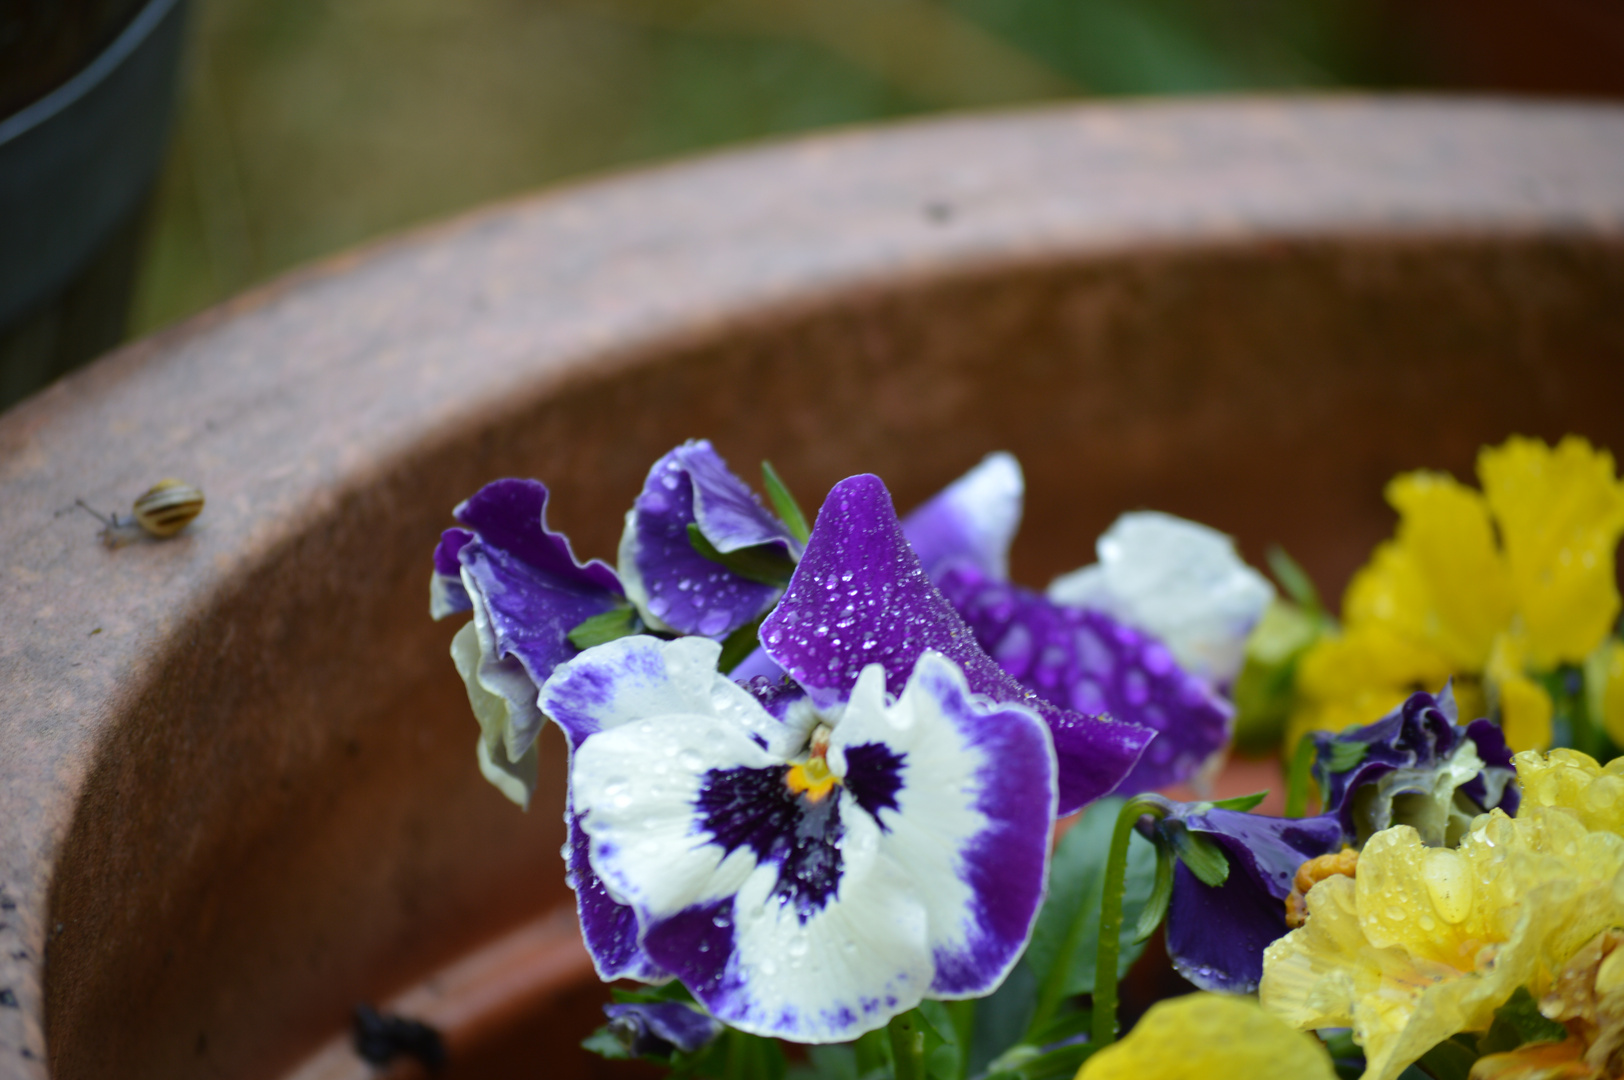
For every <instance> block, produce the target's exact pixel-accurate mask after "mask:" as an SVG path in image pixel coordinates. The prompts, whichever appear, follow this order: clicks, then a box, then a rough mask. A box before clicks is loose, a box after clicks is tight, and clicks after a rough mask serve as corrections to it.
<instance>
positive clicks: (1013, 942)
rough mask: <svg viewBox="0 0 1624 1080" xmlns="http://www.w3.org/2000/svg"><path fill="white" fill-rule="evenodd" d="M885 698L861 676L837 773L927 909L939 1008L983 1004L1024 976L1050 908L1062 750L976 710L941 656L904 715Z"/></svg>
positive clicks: (918, 682)
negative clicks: (1038, 922)
mask: <svg viewBox="0 0 1624 1080" xmlns="http://www.w3.org/2000/svg"><path fill="white" fill-rule="evenodd" d="M871 676H872V679H871ZM870 683H872V687H870V686H869V685H867V684H870ZM882 685H883V676H882V675H881V674H880V670H879V668H878V666H877V665H876V666H873V667H870V668H869V669H868V670H867V671H865V672H864V673H863V677H862V678H861V679H860V680H859V682H858V686H857V688H856V689H855V690H854V691H853V694H852V698H851V701H850V703H849V704H848V705H847V707H846V712H845V714H844V715H843V716H842V717H841V721H840V724H839V726H838V727H836V728H835V732H834V738H833V740H832V742H831V744H830V765H831V767H833V769H834V770H835V772H836V774H837V775H840V776H842V778H843V780H844V783H845V787H846V790H847V791H848V792H849V793H850V794H851V796H852V798H853V799H854V800H855V801H857V802H858V803H860V804H861V805H862V806H863V808H864V809H865V810H866V811H868V813H869V814H870V815H872V816H873V818H874V819H875V820H876V821H877V823H878V824H879V826H880V828H881V836H880V840H879V854H880V858H881V860H882V861H885V862H889V863H890V864H891V865H893V866H894V867H895V868H896V872H897V876H899V877H900V878H901V879H903V880H906V881H908V882H910V883H911V889H912V891H913V892H914V893H915V894H916V895H917V896H918V897H919V898H920V900H921V902H922V903H924V904H925V906H926V909H927V913H928V917H929V933H930V948H931V952H932V958H933V966H934V967H935V976H934V979H933V982H932V986H931V996H933V997H938V998H954V997H976V996H979V995H981V994H984V993H987V992H988V991H990V990H991V989H993V988H994V987H996V986H997V985H998V984H999V983H1000V982H1002V981H1003V978H1004V976H1005V975H1006V974H1008V972H1009V969H1010V968H1011V967H1013V966H1014V964H1015V961H1016V960H1017V959H1018V958H1019V957H1020V954H1021V951H1022V949H1024V948H1025V945H1026V941H1027V938H1028V936H1029V935H1030V933H1031V928H1032V921H1033V920H1034V919H1035V918H1036V917H1037V911H1038V908H1039V907H1040V906H1041V904H1042V902H1043V889H1044V881H1045V878H1046V876H1047V866H1048V858H1049V843H1048V837H1049V823H1050V821H1051V820H1052V818H1053V815H1054V809H1055V774H1056V764H1055V756H1054V749H1053V746H1052V744H1051V743H1050V740H1049V735H1048V730H1047V728H1046V727H1045V725H1044V723H1043V721H1042V720H1041V719H1039V718H1038V716H1037V715H1036V714H1035V713H1033V712H1031V711H1029V710H1027V709H1024V708H1021V707H1020V706H1014V705H995V704H993V703H991V702H988V701H985V700H983V699H978V698H976V697H974V696H973V695H971V693H970V691H969V688H968V686H967V684H966V682H965V678H964V675H963V673H962V672H960V671H959V669H958V668H957V667H955V666H954V665H953V664H952V662H951V661H949V660H947V659H946V658H945V657H943V656H942V655H940V654H939V653H934V652H927V653H925V654H924V655H923V656H922V657H920V660H919V663H918V664H917V665H916V666H915V668H914V673H913V676H912V678H910V679H909V680H908V684H907V687H906V688H905V689H904V690H903V693H902V696H901V698H899V699H898V700H897V702H896V703H895V704H894V705H891V706H889V707H885V706H884V705H883V703H882V702H881V700H879V699H878V695H877V694H875V693H872V692H870V693H865V690H869V689H877V688H878V687H880V686H882Z"/></svg>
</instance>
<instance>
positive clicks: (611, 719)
mask: <svg viewBox="0 0 1624 1080" xmlns="http://www.w3.org/2000/svg"><path fill="white" fill-rule="evenodd" d="M762 640H763V642H764V644H765V646H766V648H767V650H768V652H769V653H770V654H771V657H772V659H773V660H774V661H775V662H776V663H777V664H778V665H779V666H780V667H781V668H782V669H783V670H784V671H786V672H788V673H789V675H790V676H791V677H792V678H793V680H794V681H793V682H786V681H782V680H780V681H778V682H776V683H773V682H769V681H768V680H765V679H756V680H752V681H751V683H750V685H749V686H748V687H746V686H743V685H740V684H739V683H736V682H734V681H732V680H730V679H727V678H725V677H723V676H722V675H720V674H718V673H717V671H716V667H715V664H716V657H717V655H718V653H719V647H718V646H717V645H716V644H715V643H713V642H710V641H705V640H702V639H696V638H683V639H679V640H677V641H671V642H662V641H659V640H656V639H652V638H647V637H641V636H638V637H629V638H623V639H621V640H619V641H614V642H611V643H609V644H606V645H602V646H599V647H597V648H594V649H590V650H587V651H586V652H585V653H583V654H582V655H581V656H579V657H577V658H576V659H574V660H572V661H570V662H568V663H566V664H564V665H562V666H560V667H559V668H558V670H557V671H556V672H555V673H554V675H553V677H552V678H551V679H550V680H549V681H548V682H547V684H546V685H545V686H544V687H543V689H542V704H543V707H544V708H545V709H546V710H547V712H548V713H549V714H550V715H551V716H553V717H554V719H556V720H557V721H558V722H559V723H560V725H561V726H563V727H564V728H565V730H566V731H567V732H569V733H570V735H571V738H572V741H574V742H575V743H576V746H577V749H576V751H575V755H574V764H573V766H572V771H571V790H572V794H571V798H572V807H573V810H574V812H575V814H576V815H578V822H579V827H580V829H581V830H582V831H583V833H584V834H585V835H586V836H587V837H588V838H589V840H590V846H589V855H590V863H591V867H592V869H593V871H594V872H595V875H596V878H597V880H598V881H600V882H601V884H602V886H603V887H604V888H605V889H606V890H607V893H608V896H609V897H610V898H612V900H614V901H616V902H618V903H620V904H622V905H624V907H623V908H622V910H627V911H631V912H634V913H635V918H636V924H637V927H638V931H639V935H640V936H639V939H638V942H637V944H638V946H639V948H640V949H641V950H642V951H643V952H644V953H645V954H646V956H647V957H648V962H649V964H650V966H652V967H655V968H658V969H659V970H662V971H665V972H669V973H671V974H674V975H675V976H677V977H678V978H679V979H681V980H682V982H683V983H684V984H685V985H686V986H687V987H688V988H689V989H690V990H691V991H692V992H693V993H694V995H695V997H696V998H698V999H699V1000H700V1001H701V1002H702V1003H703V1004H704V1005H705V1006H706V1008H707V1009H708V1010H709V1011H710V1012H711V1013H712V1015H714V1016H716V1017H718V1018H719V1019H722V1020H724V1021H726V1022H727V1023H729V1024H732V1025H733V1026H735V1027H738V1028H740V1029H742V1030H745V1031H750V1032H754V1033H757V1034H765V1035H775V1036H781V1037H785V1038H790V1039H794V1040H797V1041H801V1042H828V1041H841V1040H845V1039H850V1038H852V1037H854V1036H855V1035H857V1034H860V1033H861V1032H863V1031H866V1030H870V1029H872V1028H875V1027H878V1026H880V1025H881V1024H883V1023H884V1022H886V1020H888V1019H889V1018H890V1017H892V1016H894V1015H897V1014H899V1013H901V1012H904V1011H906V1010H907V1009H909V1008H911V1007H913V1006H914V1005H916V1004H918V1002H919V1001H920V1000H922V999H923V998H924V997H926V996H929V997H934V998H959V997H975V996H979V995H981V994H985V993H987V992H989V991H990V990H991V989H993V988H994V987H996V986H997V985H998V984H999V983H1000V982H1001V981H1002V979H1003V977H1004V976H1005V974H1007V972H1008V971H1009V969H1010V967H1011V966H1012V965H1013V964H1014V963H1015V961H1016V959H1017V958H1018V957H1019V955H1020V952H1021V950H1022V949H1023V948H1024V947H1025V943H1026V940H1027V937H1028V935H1029V933H1030V929H1031V924H1032V920H1033V919H1034V918H1035V916H1036V913H1037V909H1038V906H1039V903H1040V901H1041V899H1042V893H1043V882H1044V875H1045V871H1046V863H1047V857H1048V832H1049V823H1050V821H1051V820H1052V815H1053V813H1054V811H1055V806H1056V791H1057V779H1058V781H1059V784H1058V786H1059V787H1063V788H1064V789H1065V790H1066V791H1067V792H1068V797H1071V798H1082V799H1088V798H1093V797H1096V796H1097V795H1099V794H1103V793H1104V792H1105V791H1107V790H1109V789H1110V788H1111V787H1112V786H1114V785H1115V784H1116V783H1117V782H1118V781H1120V779H1121V778H1122V776H1123V775H1125V774H1126V773H1127V771H1128V770H1129V768H1131V767H1132V764H1133V762H1134V760H1135V759H1136V758H1137V756H1138V754H1139V753H1140V752H1141V751H1142V750H1143V747H1144V745H1145V743H1146V742H1148V741H1149V738H1150V733H1149V732H1147V731H1144V730H1143V729H1139V728H1133V727H1131V726H1129V725H1125V724H1109V723H1103V722H1100V721H1095V720H1092V719H1089V718H1086V717H1078V716H1072V715H1069V714H1065V713H1063V712H1062V711H1061V710H1057V709H1053V708H1048V709H1044V708H1042V707H1041V706H1042V704H1043V703H1042V702H1040V701H1036V700H1035V699H1032V698H1031V696H1030V695H1029V694H1028V693H1027V692H1026V691H1024V690H1023V689H1021V688H1020V687H1019V686H1018V685H1017V684H1015V683H1014V681H1013V680H1011V679H1010V678H1009V677H1008V676H1007V675H1006V674H1004V673H1003V672H1002V671H1001V670H999V669H998V667H997V666H996V665H995V664H994V663H993V662H992V661H991V659H990V658H988V657H986V655H985V654H984V653H981V652H980V650H979V649H978V648H977V647H976V646H975V644H974V641H973V639H972V638H971V635H970V633H969V631H968V629H967V628H966V627H965V626H964V624H963V622H962V621H961V620H959V619H958V617H957V616H956V615H954V614H953V612H952V609H951V608H950V607H949V606H948V604H947V603H946V601H945V600H944V599H943V598H942V597H941V595H940V594H939V593H938V592H937V591H936V590H935V589H934V587H933V586H931V584H930V582H929V579H928V578H927V577H926V576H925V574H924V571H923V569H922V567H921V566H920V564H919V561H918V559H917V557H916V556H915V555H914V554H913V552H912V550H911V549H910V548H909V547H908V545H907V543H906V541H905V540H904V539H903V536H902V532H901V528H900V525H899V523H898V521H897V519H896V515H895V512H894V510H893V509H892V507H891V503H890V498H889V496H888V495H887V493H886V492H885V489H884V487H883V485H881V484H880V482H879V481H878V480H877V479H876V478H874V477H871V476H860V477H853V478H851V479H849V480H846V481H843V482H842V483H841V484H839V485H836V487H835V488H834V490H833V491H831V493H830V495H829V498H828V499H827V500H826V501H825V503H824V506H823V509H822V510H821V511H820V513H819V515H818V520H817V524H816V526H815V527H814V529H813V531H812V535H811V538H810V540H809V541H808V544H807V547H806V551H805V554H804V556H803V557H802V559H801V561H800V565H799V566H798V567H797V569H796V571H795V575H794V578H793V579H792V581H791V583H790V586H789V589H788V591H787V592H786V594H785V596H784V598H783V600H782V601H781V602H780V604H779V606H778V607H777V608H776V609H775V610H774V612H773V613H772V615H771V616H770V617H769V618H768V619H767V620H766V622H765V623H764V624H763V629H762ZM1051 731H1053V732H1054V734H1053V735H1051ZM1057 739H1058V741H1060V742H1061V743H1062V744H1063V745H1065V747H1066V752H1065V753H1064V754H1062V755H1061V757H1060V759H1059V760H1057V758H1056V751H1055V742H1056V741H1057ZM1068 759H1070V760H1071V761H1072V767H1073V770H1074V771H1076V772H1078V775H1073V776H1070V777H1068V776H1067V774H1066V769H1067V760H1068ZM1057 774H1058V776H1057ZM586 919H587V913H586V911H585V910H583V927H585V923H586ZM588 946H589V948H590V947H593V940H592V936H591V935H590V934H588Z"/></svg>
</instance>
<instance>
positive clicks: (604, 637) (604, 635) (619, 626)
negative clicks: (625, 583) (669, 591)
mask: <svg viewBox="0 0 1624 1080" xmlns="http://www.w3.org/2000/svg"><path fill="white" fill-rule="evenodd" d="M637 623H638V620H637V612H635V611H633V610H632V608H631V606H630V605H629V604H628V605H626V606H624V607H616V608H610V609H609V610H608V611H605V612H603V613H601V614H598V615H594V616H592V617H591V618H590V619H585V620H583V621H581V622H579V623H576V624H575V629H573V630H571V631H570V632H569V633H568V634H567V635H566V636H567V637H568V638H569V639H570V644H571V645H574V646H575V647H576V648H577V649H590V648H592V646H594V645H602V644H603V643H604V642H606V641H614V640H615V639H616V638H623V637H629V636H630V635H632V634H635V633H637V630H638V625H637Z"/></svg>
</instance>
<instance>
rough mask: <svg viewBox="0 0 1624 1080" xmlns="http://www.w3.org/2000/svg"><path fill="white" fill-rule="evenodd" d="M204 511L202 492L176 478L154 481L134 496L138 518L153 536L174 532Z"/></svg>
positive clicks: (139, 523)
mask: <svg viewBox="0 0 1624 1080" xmlns="http://www.w3.org/2000/svg"><path fill="white" fill-rule="evenodd" d="M202 512H203V492H202V490H201V489H199V488H198V487H197V486H196V485H194V484H188V483H187V482H186V481H184V480H175V479H173V478H170V479H165V480H160V481H158V482H157V483H156V484H153V485H152V486H151V487H149V488H148V489H147V490H146V491H144V492H142V493H141V495H140V497H139V498H137V499H136V500H135V522H136V524H137V525H140V526H141V527H142V528H143V529H145V530H146V531H147V532H149V533H151V534H152V535H153V536H158V537H164V536H174V535H175V534H176V533H178V532H180V531H181V530H182V529H184V528H186V526H188V525H190V524H191V523H192V519H193V518H195V517H197V515H199V514H201V513H202Z"/></svg>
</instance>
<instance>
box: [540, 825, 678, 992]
mask: <svg viewBox="0 0 1624 1080" xmlns="http://www.w3.org/2000/svg"><path fill="white" fill-rule="evenodd" d="M564 820H565V821H566V822H567V823H568V825H569V831H570V838H569V846H568V848H566V850H565V852H564V864H565V874H564V880H565V883H566V884H568V885H569V887H570V888H571V889H573V890H575V909H576V912H577V914H579V916H580V919H581V939H582V940H583V941H584V942H585V943H586V947H587V951H588V952H589V953H591V954H592V962H593V964H594V965H595V966H596V967H597V970H598V975H599V977H600V978H602V979H604V980H606V981H610V980H614V979H640V980H642V981H643V982H660V981H662V980H663V979H665V977H666V973H665V972H664V971H663V970H661V968H660V966H659V965H658V964H656V963H655V962H654V961H653V960H652V959H651V958H650V957H649V955H648V954H647V953H646V952H645V951H644V950H643V948H642V946H641V945H639V944H638V937H639V932H638V926H637V914H636V912H634V911H633V910H632V909H631V908H629V907H627V906H626V905H624V904H621V903H619V902H618V901H616V900H615V898H614V897H612V896H610V895H609V890H608V889H606V888H604V886H603V882H602V881H601V880H600V879H599V878H598V875H597V873H596V872H595V871H594V870H593V869H592V862H591V860H590V858H589V855H590V851H591V841H590V840H588V838H587V835H586V830H585V829H582V828H581V818H580V816H579V815H578V814H576V813H575V812H574V811H573V810H566V811H565V814H564Z"/></svg>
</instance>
